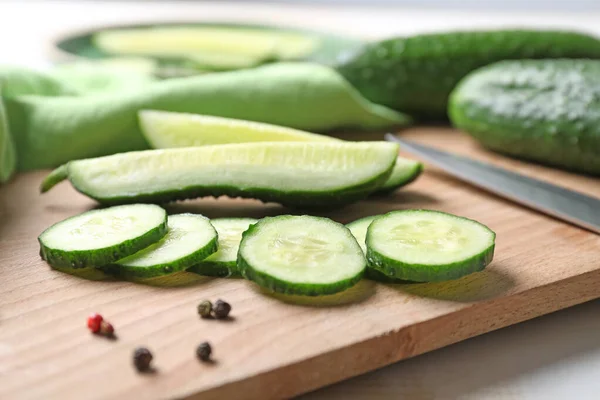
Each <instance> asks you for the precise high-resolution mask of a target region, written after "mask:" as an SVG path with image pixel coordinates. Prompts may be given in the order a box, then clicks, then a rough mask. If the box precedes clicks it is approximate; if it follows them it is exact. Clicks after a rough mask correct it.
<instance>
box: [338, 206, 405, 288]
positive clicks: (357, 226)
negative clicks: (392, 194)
mask: <svg viewBox="0 0 600 400" xmlns="http://www.w3.org/2000/svg"><path fill="white" fill-rule="evenodd" d="M378 217H379V215H371V216H368V217H364V218H361V219H357V220H356V221H352V222H350V223H349V224H347V225H346V227H348V229H350V232H352V235H354V237H355V238H356V241H357V242H358V244H359V245H360V248H361V249H362V251H363V252H364V253H365V254H366V253H367V244H366V243H365V242H366V238H367V229H369V225H371V222H373V220H374V219H375V218H378ZM365 278H367V279H370V280H372V281H376V282H381V283H404V282H405V281H404V280H402V279H397V278H392V277H390V276H387V275H385V274H384V273H383V272H380V271H379V270H376V269H375V268H371V267H370V266H369V265H367V269H366V270H365Z"/></svg>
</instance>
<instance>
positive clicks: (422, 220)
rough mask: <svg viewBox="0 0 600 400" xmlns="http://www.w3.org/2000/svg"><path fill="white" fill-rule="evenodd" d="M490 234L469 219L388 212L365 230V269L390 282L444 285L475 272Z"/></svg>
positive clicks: (486, 255) (490, 251)
mask: <svg viewBox="0 0 600 400" xmlns="http://www.w3.org/2000/svg"><path fill="white" fill-rule="evenodd" d="M495 238H496V234H495V233H494V232H493V231H492V230H490V229H489V228H488V227H486V226H485V225H483V224H481V223H479V222H477V221H473V220H471V219H467V218H463V217H458V216H456V215H452V214H447V213H444V212H440V211H432V210H402V211H392V212H390V213H387V214H384V215H382V216H380V217H379V218H376V219H374V220H373V222H371V224H370V225H369V228H368V229H367V238H366V244H367V259H368V261H369V266H370V267H372V268H375V269H377V270H379V271H381V272H383V273H384V274H385V275H388V276H390V277H393V278H398V279H404V280H409V281H416V282H433V281H444V280H450V279H456V278H460V277H461V276H464V275H468V274H470V273H473V272H476V271H481V270H482V269H484V268H485V267H486V266H487V265H488V264H489V263H490V262H491V261H492V258H493V256H494V245H495Z"/></svg>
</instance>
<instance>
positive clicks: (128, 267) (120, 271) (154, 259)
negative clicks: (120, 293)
mask: <svg viewBox="0 0 600 400" xmlns="http://www.w3.org/2000/svg"><path fill="white" fill-rule="evenodd" d="M167 226H168V228H169V230H168V232H167V234H166V235H165V236H164V237H163V238H162V239H161V240H159V241H158V242H156V243H153V244H152V245H150V246H148V247H146V248H145V249H143V250H140V251H138V252H137V253H135V254H132V255H130V256H129V257H125V258H123V259H121V260H119V261H117V262H116V263H114V264H111V265H109V266H104V267H102V269H104V270H106V271H108V272H111V273H112V274H114V275H118V276H120V277H123V278H140V279H144V278H153V277H156V276H163V275H168V274H172V273H175V272H179V271H183V270H184V269H186V268H189V267H190V266H192V265H195V264H197V263H198V262H200V261H202V260H204V259H205V258H206V257H208V256H210V255H211V254H213V253H215V252H216V251H217V231H216V230H215V228H214V227H213V226H212V224H211V223H210V221H209V220H208V218H206V217H203V216H202V215H196V214H177V215H170V216H169V217H168V220H167Z"/></svg>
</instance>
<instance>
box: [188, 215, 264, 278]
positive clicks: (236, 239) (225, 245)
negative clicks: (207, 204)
mask: <svg viewBox="0 0 600 400" xmlns="http://www.w3.org/2000/svg"><path fill="white" fill-rule="evenodd" d="M210 222H211V224H212V225H213V226H214V227H215V229H216V230H217V233H218V235H219V249H218V250H217V252H216V253H214V254H211V255H210V256H208V257H207V258H205V259H204V260H202V261H201V262H200V263H198V264H196V265H194V266H193V267H191V268H189V269H188V271H190V272H195V273H197V274H200V275H207V276H217V277H220V278H226V277H229V276H239V271H238V269H237V253H238V249H239V247H240V241H241V240H242V233H244V232H245V231H246V230H247V229H248V227H250V225H252V224H255V223H256V222H258V220H256V219H254V218H215V219H213V220H211V221H210Z"/></svg>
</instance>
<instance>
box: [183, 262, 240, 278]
mask: <svg viewBox="0 0 600 400" xmlns="http://www.w3.org/2000/svg"><path fill="white" fill-rule="evenodd" d="M188 272H193V273H195V274H198V275H204V276H214V277H216V278H239V277H241V276H242V275H241V274H240V272H239V271H238V268H237V262H236V261H233V262H211V261H202V262H200V263H199V264H196V265H194V266H193V267H190V268H188Z"/></svg>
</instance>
